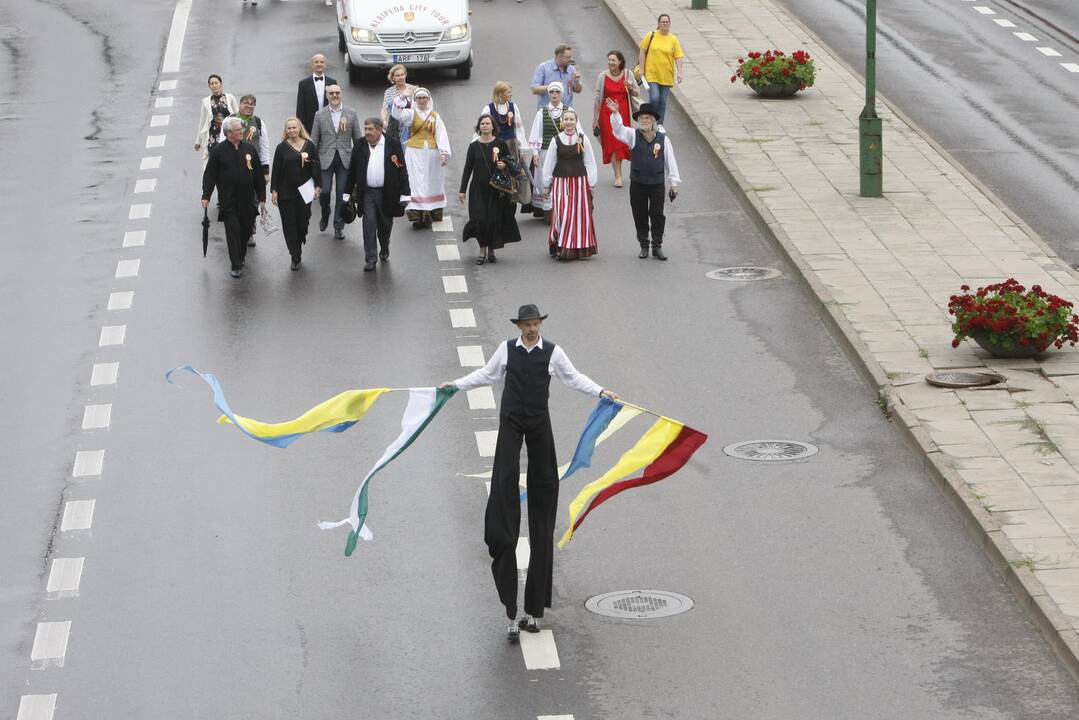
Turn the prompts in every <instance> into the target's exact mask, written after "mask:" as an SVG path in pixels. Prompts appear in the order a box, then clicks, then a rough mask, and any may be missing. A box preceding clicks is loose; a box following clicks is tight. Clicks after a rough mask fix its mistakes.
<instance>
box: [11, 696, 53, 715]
mask: <svg viewBox="0 0 1079 720" xmlns="http://www.w3.org/2000/svg"><path fill="white" fill-rule="evenodd" d="M54 712H56V693H53V694H52V695H23V696H22V697H21V698H19V714H18V715H17V716H16V717H15V720H52V716H53V713H54Z"/></svg>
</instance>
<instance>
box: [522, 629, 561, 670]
mask: <svg viewBox="0 0 1079 720" xmlns="http://www.w3.org/2000/svg"><path fill="white" fill-rule="evenodd" d="M521 654H522V655H524V659H525V668H527V669H528V670H557V669H559V668H560V667H562V665H561V664H560V663H559V661H558V648H557V647H556V646H555V644H554V633H552V632H551V631H550V630H540V631H539V632H538V633H530V632H522V633H521Z"/></svg>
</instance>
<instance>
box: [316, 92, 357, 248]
mask: <svg viewBox="0 0 1079 720" xmlns="http://www.w3.org/2000/svg"><path fill="white" fill-rule="evenodd" d="M326 97H327V98H329V100H330V104H329V105H327V106H326V107H324V108H322V109H321V110H319V111H318V112H317V113H315V119H314V121H313V122H312V123H311V142H313V143H314V144H315V147H316V148H318V161H319V166H320V167H321V168H322V194H321V195H320V196H319V202H320V203H321V204H322V219H321V220H319V223H318V229H319V230H320V231H323V232H325V230H326V226H327V225H329V222H330V185H331V184H332V185H333V195H334V207H333V236H334V237H335V238H337V239H338V240H344V239H345V220H344V209H345V202H344V200H343V199H342V198H341V196H342V195H343V194H344V193H345V192H346V191H347V188H346V187H345V181H346V178H347V176H348V167H349V163H350V162H351V161H352V146H353V144H355V143H357V142H359V141H360V140H362V139H363V125H361V124H360V122H359V119H358V117H357V115H356V111H355V110H353V109H352V108H350V107H345V105H344V104H343V103H342V102H341V87H340V86H339V85H330V86H329V87H327V88H326Z"/></svg>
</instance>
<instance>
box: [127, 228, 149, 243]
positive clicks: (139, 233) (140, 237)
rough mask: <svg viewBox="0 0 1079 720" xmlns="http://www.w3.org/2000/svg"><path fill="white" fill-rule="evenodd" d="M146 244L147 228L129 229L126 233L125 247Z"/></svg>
mask: <svg viewBox="0 0 1079 720" xmlns="http://www.w3.org/2000/svg"><path fill="white" fill-rule="evenodd" d="M145 244H146V231H145V230H128V231H127V232H125V233H124V242H123V247H141V246H142V245H145Z"/></svg>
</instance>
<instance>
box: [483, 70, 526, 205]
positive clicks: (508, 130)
mask: <svg viewBox="0 0 1079 720" xmlns="http://www.w3.org/2000/svg"><path fill="white" fill-rule="evenodd" d="M491 100H492V102H489V103H487V104H486V105H484V106H483V110H481V111H480V114H481V115H490V116H491V119H492V120H493V121H494V124H495V137H497V138H498V139H499V140H501V141H502V142H504V143H506V148H507V149H508V150H509V157H511V158H516V160H517V164H518V166H520V167H521V168H522V173H524V174H523V175H522V176H521V177H520V178H519V180H521V181H522V182H518V183H517V191H516V192H515V193H514V194H513V196H512V199H513V202H515V203H520V205H521V212H526V213H527V212H532V179H531V177H529V176H528V175H527V170H524V168H528V167H529V161H530V160H531V158H532V148H531V147H530V146H529V144H528V142H527V140H525V120H524V116H523V115H521V109H520V108H519V107H518V106H517V103H515V102H513V86H512V85H510V84H509V83H508V82H506V81H505V80H499V81H498V82H496V83H495V87H494V90H493V91H492V93H491ZM473 140H475V138H473Z"/></svg>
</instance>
